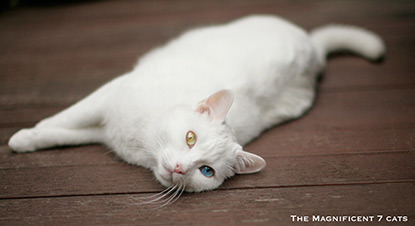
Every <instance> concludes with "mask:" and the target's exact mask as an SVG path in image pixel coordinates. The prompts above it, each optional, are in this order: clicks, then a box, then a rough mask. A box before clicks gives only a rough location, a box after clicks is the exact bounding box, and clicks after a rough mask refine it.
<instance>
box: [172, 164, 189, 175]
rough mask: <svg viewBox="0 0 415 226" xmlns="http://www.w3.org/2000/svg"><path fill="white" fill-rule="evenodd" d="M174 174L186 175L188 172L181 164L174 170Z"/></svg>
mask: <svg viewBox="0 0 415 226" xmlns="http://www.w3.org/2000/svg"><path fill="white" fill-rule="evenodd" d="M173 172H175V173H179V174H186V171H185V170H184V169H183V166H182V164H180V163H177V164H176V167H175V168H174V171H173Z"/></svg>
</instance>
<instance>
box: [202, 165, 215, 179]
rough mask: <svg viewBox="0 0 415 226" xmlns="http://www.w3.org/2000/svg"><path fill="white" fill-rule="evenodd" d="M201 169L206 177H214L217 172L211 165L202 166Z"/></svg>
mask: <svg viewBox="0 0 415 226" xmlns="http://www.w3.org/2000/svg"><path fill="white" fill-rule="evenodd" d="M199 170H200V172H201V173H202V174H203V176H205V177H212V176H213V175H214V174H215V170H213V169H212V168H210V167H209V166H202V167H200V168H199Z"/></svg>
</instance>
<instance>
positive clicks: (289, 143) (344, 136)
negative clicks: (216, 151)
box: [245, 122, 415, 157]
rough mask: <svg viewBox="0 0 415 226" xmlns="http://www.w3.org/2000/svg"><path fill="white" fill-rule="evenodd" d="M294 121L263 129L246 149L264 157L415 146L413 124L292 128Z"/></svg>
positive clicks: (361, 151) (414, 148)
mask: <svg viewBox="0 0 415 226" xmlns="http://www.w3.org/2000/svg"><path fill="white" fill-rule="evenodd" d="M295 123H302V122H292V123H288V124H284V125H281V126H277V127H276V128H273V129H271V130H269V131H266V132H265V133H263V134H262V135H261V136H260V137H259V138H257V139H256V140H254V141H253V142H251V143H250V144H248V145H247V146H246V147H245V149H246V150H248V151H251V152H256V153H259V154H261V155H262V156H265V157H267V156H295V155H322V154H346V153H347V154H352V153H356V154H359V153H366V152H395V151H401V150H411V151H414V150H415V129H414V128H402V129H401V128H386V129H367V130H364V129H359V128H356V129H342V128H334V129H333V128H318V129H307V128H306V127H304V129H295V128H294V126H292V125H293V124H295Z"/></svg>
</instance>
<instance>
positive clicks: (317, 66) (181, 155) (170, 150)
mask: <svg viewBox="0 0 415 226" xmlns="http://www.w3.org/2000/svg"><path fill="white" fill-rule="evenodd" d="M339 49H345V50H350V51H353V52H355V53H357V54H360V55H362V56H363V57H366V58H368V59H372V60H375V59H377V58H379V57H381V56H382V55H383V53H384V51H385V48H384V45H383V42H382V40H381V39H380V38H379V37H378V36H377V35H375V34H373V33H372V32H369V31H367V30H363V29H361V28H356V27H350V26H327V27H323V28H320V29H316V30H314V31H312V32H311V33H310V34H307V33H306V32H305V31H304V30H302V29H301V28H299V27H297V26H295V25H293V24H291V23H289V22H287V21H285V20H283V19H280V18H278V17H275V16H266V15H262V16H261V15H260V16H249V17H245V18H242V19H238V20H236V21H233V22H231V23H228V24H224V25H219V26H211V27H205V28H199V29H194V30H191V31H189V32H186V33H184V34H183V35H181V36H180V37H179V38H177V39H174V40H172V41H170V42H169V43H168V44H167V45H165V46H163V47H160V48H157V49H155V50H153V51H151V52H150V53H148V54H147V55H145V56H144V57H142V58H141V59H140V60H139V62H138V64H137V66H136V67H135V68H134V70H133V71H131V72H130V73H127V74H125V75H122V76H120V77H118V78H116V79H114V80H113V81H111V82H109V83H107V84H106V85H104V86H103V87H101V88H99V89H98V90H97V91H95V92H94V93H92V94H91V95H89V96H88V97H86V98H85V99H83V100H81V101H80V102H78V103H76V104H75V105H73V106H71V107H69V108H68V109H66V110H64V111H62V112H60V113H58V114H56V115H54V116H52V117H50V118H47V119H44V120H42V121H41V122H39V123H38V124H37V125H36V126H35V127H34V128H30V129H22V130H20V131H18V132H17V133H16V134H14V135H13V136H12V138H11V139H10V141H9V146H10V147H11V148H12V149H13V150H14V151H16V152H31V151H35V150H38V149H43V148H50V147H53V146H59V145H80V144H88V143H97V142H98V143H104V144H106V145H108V146H109V147H110V148H111V149H113V150H114V151H115V152H116V153H117V155H118V156H119V157H121V158H122V159H123V160H125V161H126V162H128V163H131V164H135V165H140V166H143V167H146V168H149V169H151V170H152V171H153V172H154V175H155V177H156V178H157V179H158V181H160V182H161V183H162V184H163V185H165V186H167V187H169V188H170V190H173V189H177V190H181V191H183V190H185V191H189V192H192V191H194V192H198V191H203V190H211V189H215V188H217V187H218V186H219V185H221V184H222V182H223V181H224V180H225V179H226V178H228V177H231V176H233V175H234V174H235V173H238V174H245V173H254V172H258V171H260V170H261V169H263V168H264V166H265V161H264V159H262V158H261V157H259V156H257V155H255V154H252V153H248V152H245V151H243V149H242V146H243V145H245V144H246V143H248V142H249V141H251V140H252V139H253V138H255V137H257V136H258V135H260V133H261V132H262V131H264V130H265V129H267V128H270V127H272V126H274V125H276V124H278V123H281V122H283V121H285V120H288V119H292V118H296V117H299V116H301V115H302V114H303V113H304V112H305V111H306V110H307V109H309V108H310V107H311V105H312V103H313V99H314V96H315V86H316V80H317V76H318V75H319V74H320V73H321V72H322V71H323V68H324V66H325V57H326V55H327V54H328V53H329V52H331V51H335V50H339Z"/></svg>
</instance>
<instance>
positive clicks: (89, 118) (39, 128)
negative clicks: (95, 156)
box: [9, 76, 125, 152]
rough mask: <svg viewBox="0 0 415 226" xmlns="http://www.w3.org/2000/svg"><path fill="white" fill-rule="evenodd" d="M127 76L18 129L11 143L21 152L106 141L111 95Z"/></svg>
mask: <svg viewBox="0 0 415 226" xmlns="http://www.w3.org/2000/svg"><path fill="white" fill-rule="evenodd" d="M124 78H125V77H124V76H123V77H119V78H117V79H115V80H113V81H111V82H109V83H107V84H106V85H104V86H102V87H101V88H99V89H98V90H97V91H95V92H93V93H92V94H91V95H89V96H87V97H86V98H84V99H83V100H81V101H79V102H78V103H76V104H74V105H72V106H71V107H69V108H67V109H65V110H63V111H62V112H59V113H57V114H56V115H53V116H51V117H49V118H46V119H44V120H42V121H40V122H39V123H38V124H37V125H36V126H35V127H33V128H30V129H22V130H20V131H18V132H17V133H15V134H14V135H13V136H12V137H11V138H10V140H9V146H10V147H11V148H12V149H13V150H15V151H17V152H30V151H35V150H38V149H43V148H50V147H53V146H62V145H80V144H88V143H97V142H103V140H104V133H103V131H104V129H103V128H104V125H103V118H104V114H105V111H106V109H107V107H108V105H109V104H108V102H109V101H110V100H109V99H110V98H109V97H110V96H111V95H112V94H113V93H114V92H115V91H116V90H117V89H118V86H119V84H120V81H121V80H123V79H124Z"/></svg>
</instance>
